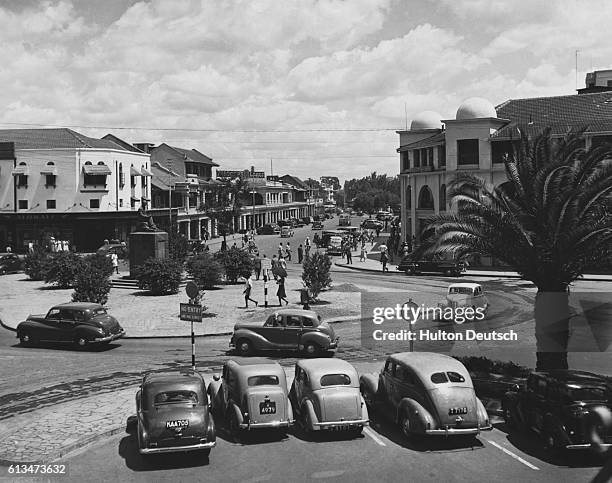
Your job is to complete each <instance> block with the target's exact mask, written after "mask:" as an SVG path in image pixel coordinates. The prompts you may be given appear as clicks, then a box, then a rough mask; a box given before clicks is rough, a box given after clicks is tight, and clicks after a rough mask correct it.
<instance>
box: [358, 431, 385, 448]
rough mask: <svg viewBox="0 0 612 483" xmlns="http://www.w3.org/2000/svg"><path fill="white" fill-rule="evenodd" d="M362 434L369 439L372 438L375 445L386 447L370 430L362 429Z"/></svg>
mask: <svg viewBox="0 0 612 483" xmlns="http://www.w3.org/2000/svg"><path fill="white" fill-rule="evenodd" d="M363 432H364V433H365V434H367V435H368V436H369V437H370V438H372V439H373V440H374V441H375V442H376V444H379V445H380V446H387V445H386V444H385V442H384V441H383V440H382V439H380V438H379V437H378V436H376V433H375V432H374V431H372V430H371V429H370V428H368V427H365V428H363Z"/></svg>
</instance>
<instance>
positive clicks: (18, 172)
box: [13, 161, 28, 188]
mask: <svg viewBox="0 0 612 483" xmlns="http://www.w3.org/2000/svg"><path fill="white" fill-rule="evenodd" d="M18 166H19V167H18V168H17V169H15V170H13V175H14V176H16V180H15V182H16V185H17V188H27V187H28V165H27V164H26V163H24V162H23V161H22V162H21V163H19V165H18Z"/></svg>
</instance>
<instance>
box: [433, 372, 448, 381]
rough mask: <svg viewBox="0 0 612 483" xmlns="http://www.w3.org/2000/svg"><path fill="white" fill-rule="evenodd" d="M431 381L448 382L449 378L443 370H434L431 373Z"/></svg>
mask: <svg viewBox="0 0 612 483" xmlns="http://www.w3.org/2000/svg"><path fill="white" fill-rule="evenodd" d="M431 382H433V383H434V384H442V383H444V382H448V379H447V377H446V374H444V373H443V372H434V373H433V374H432V375H431Z"/></svg>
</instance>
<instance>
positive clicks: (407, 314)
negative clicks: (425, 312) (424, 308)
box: [402, 297, 419, 352]
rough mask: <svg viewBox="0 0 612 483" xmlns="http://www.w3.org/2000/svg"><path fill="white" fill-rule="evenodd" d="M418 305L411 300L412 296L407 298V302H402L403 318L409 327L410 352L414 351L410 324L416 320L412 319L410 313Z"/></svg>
mask: <svg viewBox="0 0 612 483" xmlns="http://www.w3.org/2000/svg"><path fill="white" fill-rule="evenodd" d="M418 308H419V306H418V305H417V304H416V303H414V301H413V300H412V297H410V298H409V299H408V302H406V303H404V312H403V316H402V317H403V319H404V320H405V321H406V322H408V323H409V327H408V328H409V329H410V331H409V332H410V333H411V334H410V337H409V342H410V349H409V350H410V352H414V337H413V336H414V333H413V332H412V325H413V324H414V323H415V322H416V319H414V320H412V314H413V313H414V312H415V311H416V309H418ZM412 309H414V310H412Z"/></svg>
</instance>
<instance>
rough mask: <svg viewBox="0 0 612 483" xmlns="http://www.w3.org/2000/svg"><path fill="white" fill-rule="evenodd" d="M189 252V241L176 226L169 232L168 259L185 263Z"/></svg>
mask: <svg viewBox="0 0 612 483" xmlns="http://www.w3.org/2000/svg"><path fill="white" fill-rule="evenodd" d="M188 252H189V241H188V240H187V238H186V237H185V235H183V234H181V233H179V232H178V228H176V225H173V227H172V228H171V229H170V231H169V232H168V257H169V258H171V259H173V260H179V261H181V262H182V261H183V260H185V258H186V257H187V253H188Z"/></svg>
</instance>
